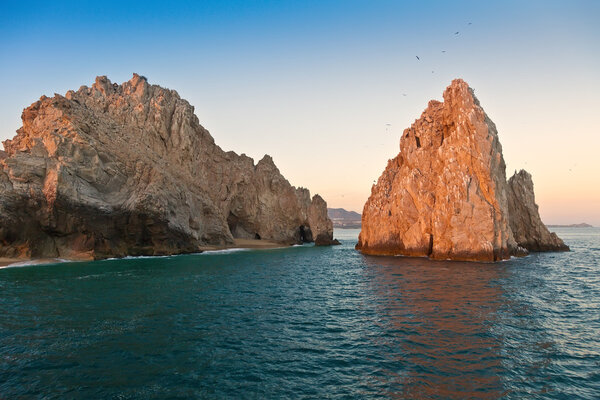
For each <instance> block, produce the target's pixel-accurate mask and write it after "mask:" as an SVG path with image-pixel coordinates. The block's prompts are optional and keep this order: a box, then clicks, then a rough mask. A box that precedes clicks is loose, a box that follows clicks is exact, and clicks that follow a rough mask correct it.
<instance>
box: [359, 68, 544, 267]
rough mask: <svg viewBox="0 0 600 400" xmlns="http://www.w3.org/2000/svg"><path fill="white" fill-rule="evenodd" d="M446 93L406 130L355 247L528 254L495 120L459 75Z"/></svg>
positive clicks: (487, 257)
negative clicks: (517, 232)
mask: <svg viewBox="0 0 600 400" xmlns="http://www.w3.org/2000/svg"><path fill="white" fill-rule="evenodd" d="M443 97H444V101H443V102H438V101H434V100H432V101H430V102H429V105H428V107H427V109H426V110H425V111H424V112H423V114H422V115H421V117H420V118H419V119H418V120H416V121H415V122H414V123H413V124H412V126H411V127H410V128H409V129H406V130H405V131H404V133H403V135H402V138H401V139H400V153H399V154H398V156H396V157H395V158H394V159H392V160H389V161H388V165H387V167H386V169H385V171H384V172H383V174H382V175H381V176H380V177H379V180H378V181H377V183H376V184H375V185H373V187H372V189H371V196H370V197H369V199H368V200H367V202H366V204H365V206H364V210H363V213H362V230H361V233H360V236H359V241H358V244H357V246H356V248H357V249H358V250H360V251H361V252H363V253H365V254H375V255H407V256H427V257H431V258H434V259H452V260H466V261H497V260H502V259H506V258H509V257H510V255H511V254H516V255H517V254H518V255H521V254H525V253H526V250H524V249H523V248H521V247H520V246H518V244H517V242H516V241H515V239H514V237H513V232H512V230H511V227H510V225H509V209H508V199H507V195H508V185H507V182H506V175H505V163H504V159H503V157H502V146H501V145H500V142H499V140H498V133H497V131H496V126H495V125H494V123H493V122H492V121H491V120H490V119H489V118H488V116H487V115H486V114H485V112H484V111H483V109H482V108H481V106H480V104H479V101H478V100H477V98H476V97H475V95H474V93H473V90H472V89H471V88H469V86H468V85H467V84H466V83H465V82H464V81H462V80H460V79H457V80H454V81H453V82H452V84H451V85H450V86H449V87H448V88H447V89H446V90H445V92H444V95H443ZM522 199H523V200H526V198H525V197H523V198H522ZM517 201H518V200H517ZM526 207H527V208H528V209H530V208H531V207H529V206H526ZM536 213H537V209H536ZM538 218H539V216H538Z"/></svg>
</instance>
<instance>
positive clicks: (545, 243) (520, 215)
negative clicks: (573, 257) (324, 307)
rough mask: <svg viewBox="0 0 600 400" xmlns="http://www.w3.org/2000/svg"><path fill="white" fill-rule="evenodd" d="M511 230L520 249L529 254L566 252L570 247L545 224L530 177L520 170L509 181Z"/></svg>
mask: <svg viewBox="0 0 600 400" xmlns="http://www.w3.org/2000/svg"><path fill="white" fill-rule="evenodd" d="M508 215H509V222H510V228H511V229H512V231H513V235H514V237H515V240H516V241H517V243H518V245H519V246H521V247H524V248H526V249H527V250H529V251H556V250H561V251H567V250H569V247H568V246H567V245H565V244H564V242H563V241H562V240H561V239H560V238H559V237H558V236H556V233H554V232H550V231H549V230H548V228H547V227H546V225H544V223H543V222H542V219H541V218H540V214H539V212H538V205H537V204H535V195H534V192H533V180H532V179H531V175H530V174H529V173H528V172H527V171H525V170H521V171H519V172H515V174H514V175H513V176H512V177H511V178H510V179H509V180H508Z"/></svg>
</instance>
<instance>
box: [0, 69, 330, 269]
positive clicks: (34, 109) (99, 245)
mask: <svg viewBox="0 0 600 400" xmlns="http://www.w3.org/2000/svg"><path fill="white" fill-rule="evenodd" d="M22 119H23V127H22V128H20V129H19V130H18V131H17V136H16V137H15V138H14V139H12V140H7V141H5V142H4V148H5V152H6V153H5V154H2V158H0V256H8V257H16V256H21V257H23V256H26V257H65V258H77V257H85V258H104V257H114V256H125V255H159V254H174V253H182V252H195V251H198V250H199V249H200V248H202V246H204V245H227V244H231V243H233V240H234V238H236V237H239V238H251V239H266V240H270V241H275V242H279V243H285V244H292V243H300V242H302V241H312V240H313V239H312V238H313V237H320V236H322V237H325V238H327V239H329V240H331V239H332V231H331V229H330V226H331V221H329V220H328V219H325V220H324V219H322V215H325V216H326V212H327V211H326V207H327V206H326V204H325V202H324V201H323V200H322V199H321V198H320V197H319V196H315V197H314V198H313V199H311V197H310V193H309V191H308V190H307V189H303V188H298V189H297V188H294V187H293V186H291V185H290V183H289V182H288V181H287V180H286V179H285V178H284V177H283V176H282V175H281V173H280V172H279V170H278V169H277V167H276V166H275V164H274V163H273V160H272V159H271V157H269V156H265V157H264V158H263V159H262V160H260V161H259V162H258V163H257V164H256V165H255V164H254V162H253V160H252V159H251V158H250V157H247V156H246V155H244V154H242V155H237V154H235V153H234V152H224V151H223V150H221V148H220V147H219V146H217V145H216V144H215V143H214V140H213V138H212V136H211V135H210V134H209V132H208V131H207V130H206V129H204V128H203V127H202V126H201V125H200V123H199V121H198V118H197V117H196V115H195V114H194V108H193V107H192V106H191V105H190V104H189V103H188V102H187V101H185V100H183V99H181V98H180V97H179V95H178V94H177V92H175V91H173V90H168V89H164V88H162V87H159V86H156V85H150V84H148V82H147V80H146V78H144V77H142V76H139V75H137V74H134V76H133V78H132V79H131V80H130V81H128V82H125V83H123V84H122V85H118V84H113V83H111V82H110V81H109V80H108V79H107V78H106V77H98V78H96V82H95V83H94V84H93V85H92V87H86V86H82V87H81V88H80V89H79V90H78V91H76V92H75V91H69V92H67V94H66V95H65V96H61V95H55V96H54V97H53V98H48V97H45V96H42V98H40V100H39V101H37V102H35V103H34V104H32V105H31V106H30V107H28V108H27V109H25V110H24V111H23V115H22ZM321 207H322V210H321V209H320V208H321ZM327 221H329V226H328V225H327Z"/></svg>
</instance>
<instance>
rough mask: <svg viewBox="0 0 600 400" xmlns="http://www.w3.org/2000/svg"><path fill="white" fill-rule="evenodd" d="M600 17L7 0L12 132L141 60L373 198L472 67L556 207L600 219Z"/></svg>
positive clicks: (322, 0)
mask: <svg viewBox="0 0 600 400" xmlns="http://www.w3.org/2000/svg"><path fill="white" fill-rule="evenodd" d="M599 20H600V2H599V1H560V2H559V1H497V2H491V1H485V2H482V1H452V2H447V1H419V2H416V1H411V2H408V1H406V2H403V1H385V0H381V1H379V0H365V1H354V0H344V1H341V0H340V1H328V0H319V1H312V0H304V1H224V0H222V1H188V2H185V1H177V2H163V1H160V2H159V1H157V2H152V1H145V2H129V1H118V2H112V1H103V2H88V1H74V2H67V1H64V2H61V1H56V2H48V1H44V2H36V1H27V2H22V1H6V0H2V2H1V3H0V87H1V89H2V94H3V95H2V96H0V140H5V139H8V138H12V137H13V136H14V135H15V130H16V129H18V128H19V127H20V126H21V120H20V115H21V112H22V110H23V109H24V108H25V107H27V106H29V105H30V104H31V103H33V102H34V101H36V100H37V99H38V98H39V97H40V96H41V95H47V96H52V95H53V94H54V93H59V94H63V95H64V94H65V93H66V91H67V90H69V89H74V90H76V89H78V88H79V87H80V86H81V85H87V86H90V85H91V84H92V83H93V82H94V79H95V77H96V76H97V75H107V76H108V77H109V79H110V80H111V81H113V82H118V83H122V82H124V81H127V80H129V79H130V78H131V76H132V73H133V72H136V73H139V74H141V75H144V76H146V77H147V78H148V80H149V82H150V83H153V84H158V85H161V86H163V87H167V88H170V89H175V90H177V92H178V93H179V94H180V96H181V97H182V98H184V99H186V100H188V101H189V102H190V103H191V104H192V105H193V106H194V107H195V110H196V114H197V116H198V118H199V120H200V123H201V124H202V125H203V126H204V127H205V128H207V129H208V130H209V131H210V132H211V134H212V136H213V137H214V138H215V141H216V143H217V144H219V145H220V146H221V147H222V148H223V149H224V150H226V151H228V150H233V151H235V152H237V153H245V154H247V155H249V156H251V157H253V158H254V159H255V161H258V160H259V159H260V158H262V156H263V155H264V154H270V155H271V156H272V157H273V159H274V161H275V163H276V165H277V166H278V167H279V169H280V171H281V172H282V173H283V175H284V176H285V177H286V178H287V179H288V180H289V181H290V182H291V183H292V184H293V185H295V186H303V187H307V188H309V189H310V191H311V193H313V194H314V193H319V194H321V195H322V196H323V197H324V198H325V200H326V201H327V203H328V205H329V206H330V207H343V208H346V209H348V210H355V211H358V212H361V211H362V207H363V205H364V203H365V201H366V199H367V198H368V196H369V194H370V190H371V185H372V183H373V181H374V180H376V179H377V178H378V177H379V175H380V174H381V173H382V172H383V169H384V168H385V166H386V164H387V160H388V159H390V158H393V157H395V156H396V155H397V154H398V151H399V147H398V143H399V139H400V136H401V134H402V131H403V130H404V129H405V128H408V127H409V126H410V124H411V123H413V122H414V120H415V119H417V118H418V117H419V116H420V114H421V112H422V111H423V110H424V109H425V107H426V106H427V102H428V101H429V100H430V99H438V100H441V96H442V93H443V91H444V89H445V88H446V87H447V86H448V85H449V84H450V82H451V81H452V79H454V78H462V79H464V80H465V81H467V82H468V83H469V85H470V86H471V87H472V88H474V89H475V93H476V95H477V97H478V98H479V100H480V102H481V105H482V106H483V108H484V110H485V111H486V113H487V114H488V115H489V116H490V118H491V119H492V120H493V121H494V122H495V123H496V126H497V128H498V133H499V137H500V141H501V143H502V146H503V151H504V158H505V160H506V163H507V176H511V175H512V173H513V172H514V170H517V169H521V168H524V169H526V170H527V171H529V172H530V173H531V174H532V175H533V180H534V184H535V192H536V200H537V203H538V205H539V206H540V214H541V216H542V219H543V220H544V222H546V223H554V224H561V223H577V222H582V221H583V222H588V223H591V224H593V225H596V226H600V156H599V155H598V153H599V151H600V150H599V149H600V97H599V96H598V94H599V93H600V23H598V21H599ZM455 32H459V33H458V34H455ZM442 51H445V52H442ZM416 56H419V58H420V60H417V59H416ZM404 95H406V96H404ZM387 124H390V125H387Z"/></svg>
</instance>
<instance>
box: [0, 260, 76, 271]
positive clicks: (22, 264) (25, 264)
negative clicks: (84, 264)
mask: <svg viewBox="0 0 600 400" xmlns="http://www.w3.org/2000/svg"><path fill="white" fill-rule="evenodd" d="M68 262H75V260H66V259H64V258H51V259H46V260H27V261H19V262H16V263H12V264H8V265H4V266H1V267H0V269H2V268H18V267H29V266H32V265H51V264H62V263H68Z"/></svg>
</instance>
